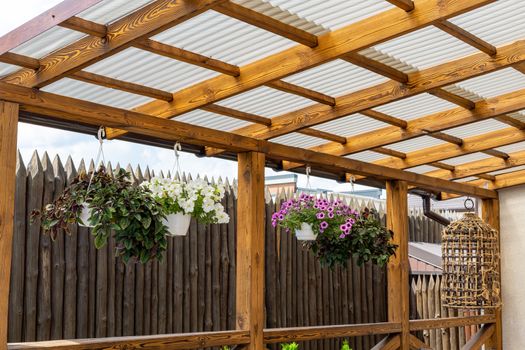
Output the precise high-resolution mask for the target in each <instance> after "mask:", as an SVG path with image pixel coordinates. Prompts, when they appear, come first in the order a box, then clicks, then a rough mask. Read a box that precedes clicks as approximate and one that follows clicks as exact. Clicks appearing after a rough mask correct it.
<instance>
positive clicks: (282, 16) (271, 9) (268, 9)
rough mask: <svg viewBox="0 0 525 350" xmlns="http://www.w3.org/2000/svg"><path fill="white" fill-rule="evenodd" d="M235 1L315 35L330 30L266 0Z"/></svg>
mask: <svg viewBox="0 0 525 350" xmlns="http://www.w3.org/2000/svg"><path fill="white" fill-rule="evenodd" d="M233 2H235V3H237V4H239V5H241V6H244V7H246V8H249V9H251V10H254V11H257V12H259V13H262V14H263V15H266V16H269V17H272V18H274V19H276V20H278V21H281V22H283V23H286V24H288V25H291V26H294V27H296V28H299V29H301V30H304V31H307V32H309V33H311V34H314V35H321V34H324V33H326V32H328V29H326V28H324V27H323V26H321V25H318V24H316V23H314V22H311V21H308V20H307V19H304V18H301V17H299V16H298V15H297V14H294V13H291V12H290V11H287V10H283V9H282V8H280V7H278V6H273V5H272V4H271V3H270V2H268V1H265V0H234V1H233Z"/></svg>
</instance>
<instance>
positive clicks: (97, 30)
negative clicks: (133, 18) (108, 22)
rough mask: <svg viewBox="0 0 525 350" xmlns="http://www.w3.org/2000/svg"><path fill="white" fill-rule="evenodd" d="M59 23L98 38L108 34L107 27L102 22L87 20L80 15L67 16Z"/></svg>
mask: <svg viewBox="0 0 525 350" xmlns="http://www.w3.org/2000/svg"><path fill="white" fill-rule="evenodd" d="M59 25H60V26H61V27H64V28H67V29H71V30H75V31H77V32H81V33H84V34H87V35H93V36H98V37H99V38H104V37H105V36H106V35H107V34H108V27H107V26H105V25H104V24H100V23H96V22H93V21H88V20H87V19H84V18H80V17H71V18H68V19H66V20H65V21H64V22H62V23H60V24H59Z"/></svg>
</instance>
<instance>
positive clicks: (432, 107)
mask: <svg viewBox="0 0 525 350" xmlns="http://www.w3.org/2000/svg"><path fill="white" fill-rule="evenodd" d="M456 107H457V106H456V105H455V104H452V103H450V102H448V101H445V100H442V99H440V98H438V97H435V96H433V95H430V94H419V95H416V96H413V97H409V98H405V99H403V100H399V101H396V102H391V103H388V104H386V105H383V106H379V107H376V108H374V110H376V111H379V112H383V113H386V114H388V115H390V116H392V117H396V118H401V119H404V120H412V119H415V118H420V117H424V116H426V115H429V114H432V113H437V112H442V111H446V110H447V109H452V108H456Z"/></svg>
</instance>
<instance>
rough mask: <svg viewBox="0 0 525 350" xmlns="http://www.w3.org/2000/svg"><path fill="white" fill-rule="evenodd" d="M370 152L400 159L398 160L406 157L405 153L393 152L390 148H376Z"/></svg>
mask: <svg viewBox="0 0 525 350" xmlns="http://www.w3.org/2000/svg"><path fill="white" fill-rule="evenodd" d="M372 151H374V152H377V153H381V154H385V155H387V156H392V157H396V158H400V159H405V158H406V157H407V154H406V153H403V152H399V151H396V150H393V149H391V148H386V147H376V148H374V149H372Z"/></svg>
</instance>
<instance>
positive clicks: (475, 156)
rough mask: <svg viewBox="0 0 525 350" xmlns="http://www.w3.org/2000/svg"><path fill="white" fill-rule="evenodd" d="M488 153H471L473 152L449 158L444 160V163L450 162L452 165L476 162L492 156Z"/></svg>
mask: <svg viewBox="0 0 525 350" xmlns="http://www.w3.org/2000/svg"><path fill="white" fill-rule="evenodd" d="M490 157H491V156H489V155H488V154H485V153H481V152H477V153H471V154H465V155H464V156H459V157H454V158H449V159H446V160H444V161H443V162H444V163H447V164H450V165H460V164H465V163H470V162H475V161H478V160H482V159H487V158H490Z"/></svg>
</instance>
